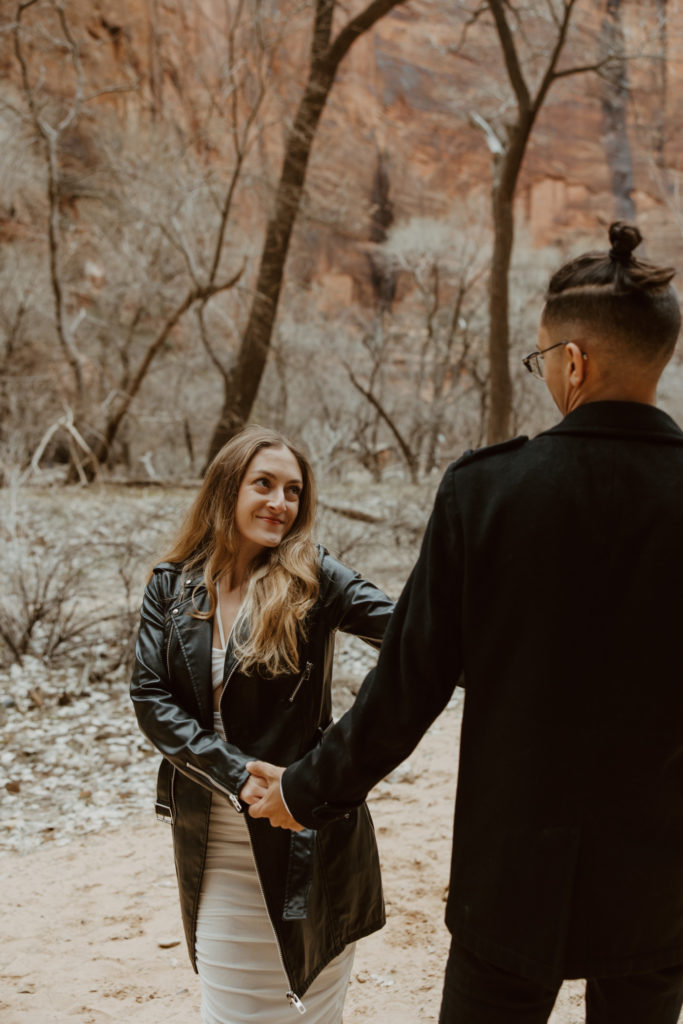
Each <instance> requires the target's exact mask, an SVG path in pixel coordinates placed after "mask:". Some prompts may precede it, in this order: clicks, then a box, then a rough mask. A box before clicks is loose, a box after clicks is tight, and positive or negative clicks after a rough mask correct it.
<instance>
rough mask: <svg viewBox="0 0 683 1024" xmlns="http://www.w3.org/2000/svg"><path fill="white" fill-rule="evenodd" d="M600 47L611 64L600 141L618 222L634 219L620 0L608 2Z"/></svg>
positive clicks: (605, 80)
mask: <svg viewBox="0 0 683 1024" xmlns="http://www.w3.org/2000/svg"><path fill="white" fill-rule="evenodd" d="M600 48H601V51H602V55H603V56H604V57H606V58H607V57H610V58H611V62H610V63H609V64H608V65H607V67H606V68H605V71H604V74H603V78H602V83H603V85H602V95H601V104H602V118H603V136H602V141H603V145H604V147H605V153H606V155H607V163H608V165H609V169H610V178H611V181H612V195H613V196H614V212H615V215H616V216H617V217H618V218H619V219H621V220H635V215H636V210H635V206H634V203H633V199H632V198H631V192H632V191H633V159H632V157H631V144H630V142H629V138H628V72H627V68H626V43H625V40H624V27H623V25H622V20H621V0H608V2H607V9H606V12H605V17H604V18H603V22H602V28H601V32H600Z"/></svg>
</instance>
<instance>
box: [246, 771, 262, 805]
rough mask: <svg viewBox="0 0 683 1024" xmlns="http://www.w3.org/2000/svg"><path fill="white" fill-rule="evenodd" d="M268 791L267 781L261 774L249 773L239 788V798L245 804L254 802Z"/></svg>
mask: <svg viewBox="0 0 683 1024" xmlns="http://www.w3.org/2000/svg"><path fill="white" fill-rule="evenodd" d="M267 792H268V783H267V782H266V780H265V779H264V778H263V776H262V775H250V776H249V778H248V779H247V781H246V782H245V783H244V785H243V786H242V789H241V790H240V800H241V801H242V803H245V804H253V803H256V801H257V800H260V799H261V798H262V797H264V796H265V795H266V793H267Z"/></svg>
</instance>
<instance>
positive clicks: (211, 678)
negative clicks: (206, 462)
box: [131, 427, 393, 1024]
mask: <svg viewBox="0 0 683 1024" xmlns="http://www.w3.org/2000/svg"><path fill="white" fill-rule="evenodd" d="M315 505H316V495H315V483H314V479H313V474H312V471H311V467H310V465H309V463H308V461H307V459H306V458H305V456H304V455H303V454H302V453H301V452H300V451H298V450H297V449H296V448H295V447H294V446H293V445H292V444H291V443H290V442H289V441H288V440H286V439H285V438H284V437H282V436H281V435H279V434H276V433H274V432H272V431H269V430H264V429H261V428H257V427H252V428H248V429H247V430H245V431H243V432H242V433H241V434H239V435H238V436H237V437H235V438H234V439H233V440H232V441H230V442H229V443H228V444H227V445H225V447H224V448H223V449H222V450H221V451H220V452H219V454H218V455H217V456H216V458H215V460H214V461H213V463H212V464H211V466H210V467H209V470H208V472H207V474H206V478H205V480H204V483H203V485H202V487H201V490H200V492H199V494H198V496H197V498H196V500H195V502H194V504H193V505H192V507H191V509H190V511H189V514H188V516H187V518H186V520H185V523H184V525H183V526H182V528H181V530H180V532H179V534H178V536H177V538H176V541H175V544H174V545H173V548H172V550H171V551H170V553H169V555H168V557H167V560H166V561H164V562H162V563H161V564H160V565H157V566H156V568H155V569H154V571H153V573H152V576H151V579H150V581H149V583H148V585H147V589H146V591H145V596H144V600H143V604H142V609H141V625H140V631H139V635H138V642H137V647H136V664H135V669H134V674H133V680H132V683H131V697H132V700H133V704H134V707H135V712H136V715H137V719H138V723H139V725H140V728H141V729H142V731H143V732H144V733H145V735H146V736H147V737H148V738H149V739H150V740H151V742H152V743H153V744H154V745H155V746H156V747H157V749H158V750H159V751H160V752H161V753H162V754H163V761H162V764H161V768H160V772H159V783H158V793H157V812H158V813H159V814H160V815H161V816H164V817H166V818H167V819H168V820H170V821H171V823H172V825H173V843H174V851H175V862H176V871H177V875H178V885H179V890H180V903H181V910H182V917H183V923H184V926H185V934H186V939H187V943H188V948H189V953H190V958H191V960H192V963H193V966H194V967H195V970H196V971H197V972H198V973H199V977H200V981H201V987H202V1021H203V1022H204V1024H241V1022H246V1021H250V1022H254V1021H259V1022H264V1024H279V1022H287V1021H289V1020H291V1015H292V1011H291V1009H290V1007H289V1006H288V1003H287V1000H289V1004H290V1005H291V1006H293V1007H294V1008H295V1009H298V1010H299V1011H300V1012H301V1013H303V1012H304V1007H305V1010H306V1012H307V1019H308V1020H309V1021H310V1022H312V1024H314V1022H319V1024H335V1022H336V1024H338V1022H340V1021H341V1018H342V1009H343V1003H344V996H345V993H346V988H347V985H348V979H349V975H350V971H351V965H352V960H353V951H354V943H355V941H356V940H357V939H359V938H361V937H362V936H364V935H367V934H369V933H370V932H372V931H375V930H377V929H378V928H381V927H382V925H383V923H384V907H383V901H382V890H381V881H380V873H379V862H378V857H377V849H376V845H375V839H374V831H373V827H372V822H371V820H370V816H369V813H368V811H367V808H366V807H365V805H364V804H362V805H360V806H358V807H357V808H356V809H355V810H353V811H352V812H351V813H349V814H347V815H346V816H345V817H343V818H341V820H339V821H330V823H329V824H328V825H325V826H324V827H323V828H321V829H319V830H318V831H312V830H309V829H305V830H303V831H301V832H288V831H285V830H281V829H274V828H271V827H270V825H269V824H268V823H267V822H266V821H263V820H261V821H258V820H254V819H252V818H250V817H249V815H248V814H245V813H244V811H245V810H246V808H247V804H246V800H247V799H253V797H254V796H256V795H258V793H259V787H260V782H259V780H258V779H257V778H254V777H250V775H249V772H248V771H247V769H246V764H247V763H248V762H249V761H252V760H254V759H260V760H265V761H270V762H272V763H275V764H281V765H287V764H290V763H291V762H293V761H295V760H296V759H297V758H299V757H301V756H302V755H303V754H304V753H306V752H307V751H308V750H310V749H312V748H313V747H314V746H315V745H316V743H317V742H318V741H319V739H320V737H321V736H322V734H323V732H324V731H325V729H326V727H327V726H328V724H329V723H330V721H331V697H330V687H331V675H332V660H333V653H334V634H335V631H336V630H338V629H340V630H343V631H344V632H347V633H351V634H354V635H356V636H360V637H363V639H365V640H367V641H368V642H369V643H371V644H373V645H374V646H376V647H378V646H379V644H380V642H381V639H382V635H383V633H384V629H385V627H386V625H387V622H388V620H389V616H390V614H391V611H392V607H393V605H392V602H391V601H390V599H389V598H388V597H387V596H386V595H385V594H384V593H383V592H382V591H381V590H378V589H377V588H376V587H374V586H373V585H372V584H371V583H369V582H367V581H366V580H364V579H362V578H361V577H360V576H358V575H357V574H356V573H354V572H352V571H351V570H350V569H348V568H346V567H345V566H343V565H342V564H341V563H339V562H338V561H336V560H335V559H334V558H332V557H331V556H330V555H329V554H328V553H327V552H326V551H324V550H323V549H321V548H318V547H316V546H315V545H314V544H313V542H312V539H311V530H312V527H313V520H314V515H315ZM330 810H331V814H330V817H333V816H334V814H335V812H334V809H332V808H331V809H330ZM304 997H305V999H304Z"/></svg>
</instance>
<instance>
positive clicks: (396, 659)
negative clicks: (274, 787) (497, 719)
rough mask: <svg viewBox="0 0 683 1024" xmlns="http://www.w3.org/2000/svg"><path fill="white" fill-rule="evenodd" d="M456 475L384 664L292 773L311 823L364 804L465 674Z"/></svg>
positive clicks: (293, 789) (296, 806) (431, 527)
mask: <svg viewBox="0 0 683 1024" xmlns="http://www.w3.org/2000/svg"><path fill="white" fill-rule="evenodd" d="M452 477H453V471H452V470H449V471H448V472H447V473H446V475H445V477H444V479H443V480H442V483H441V486H440V488H439V492H438V494H437V497H436V502H435V505H434V509H433V511H432V515H431V517H430V520H429V523H428V525H427V529H426V531H425V536H424V539H423V542H422V548H421V551H420V555H419V558H418V561H417V563H416V565H415V567H414V568H413V571H412V573H411V575H410V577H409V579H408V582H407V583H406V585H405V588H404V590H403V593H402V594H401V596H400V598H399V600H398V603H397V605H396V610H395V611H394V614H393V616H392V618H391V621H390V623H389V626H388V629H387V632H386V635H385V637H384V642H383V644H382V649H381V651H380V655H379V660H378V662H377V666H376V668H374V669H373V670H372V671H371V672H370V673H369V674H368V676H367V677H366V679H365V681H364V683H363V685H362V687H361V689H360V692H359V693H358V697H357V698H356V701H355V703H354V704H353V706H352V707H351V708H350V709H349V710H348V711H347V712H346V714H345V715H343V716H342V718H340V720H339V721H338V722H337V723H336V724H335V725H334V726H332V727H331V728H330V730H329V731H328V732H327V733H326V735H325V737H324V739H323V740H322V742H321V744H320V745H319V746H317V747H316V748H315V749H314V750H312V751H311V752H310V753H309V754H307V755H306V756H305V757H304V758H302V759H301V760H300V761H297V762H296V763H295V764H293V765H291V766H290V767H289V768H287V770H286V771H285V774H284V775H283V778H282V792H283V796H284V798H285V800H286V802H287V806H288V808H289V810H290V811H291V813H292V815H293V816H294V818H296V820H297V821H298V822H300V824H302V825H305V826H307V827H309V828H320V827H321V826H322V825H324V824H325V822H327V821H330V820H331V819H333V818H336V817H338V816H340V815H343V814H344V813H345V812H346V811H348V810H349V809H350V808H351V807H355V806H357V805H358V804H360V803H361V802H362V801H363V800H364V799H365V797H366V795H367V793H368V791H369V790H370V789H371V788H372V786H374V785H375V784H376V783H377V782H379V780H380V779H382V778H383V777H384V776H385V775H386V774H387V773H388V772H390V771H391V770H392V769H393V768H395V767H396V765H397V764H399V763H400V762H401V761H402V760H404V758H406V757H407V756H408V754H409V753H410V752H411V750H413V748H414V747H415V746H416V745H417V743H418V741H419V740H420V738H421V737H422V735H423V734H424V733H425V732H426V730H427V729H428V727H429V725H430V724H431V723H432V721H433V720H434V719H435V718H436V716H437V715H438V714H439V713H440V712H441V711H442V710H443V708H444V707H445V706H446V704H447V703H448V700H449V698H450V696H451V694H452V693H453V690H454V688H455V686H456V683H457V681H458V679H459V677H460V673H461V669H462V644H461V639H460V637H461V616H462V599H461V592H462V575H463V567H464V563H463V545H462V535H461V530H460V524H459V518H458V514H457V506H456V502H455V496H454V492H453V480H452Z"/></svg>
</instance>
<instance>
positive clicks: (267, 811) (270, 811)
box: [240, 761, 303, 832]
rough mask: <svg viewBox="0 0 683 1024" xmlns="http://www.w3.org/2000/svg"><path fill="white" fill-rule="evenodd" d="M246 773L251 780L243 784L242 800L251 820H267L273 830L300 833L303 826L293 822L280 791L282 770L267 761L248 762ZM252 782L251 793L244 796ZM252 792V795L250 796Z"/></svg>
mask: <svg viewBox="0 0 683 1024" xmlns="http://www.w3.org/2000/svg"><path fill="white" fill-rule="evenodd" d="M247 771H248V772H249V773H250V775H251V779H249V781H248V782H246V783H245V784H244V787H243V788H242V793H241V794H240V796H241V798H242V800H244V802H245V803H246V804H249V805H250V806H249V814H250V815H251V817H252V818H268V819H269V820H270V824H271V825H272V826H273V828H288V829H290V830H291V831H292V832H302V831H303V825H300V824H299V822H298V821H295V820H294V818H293V817H292V815H291V814H290V813H289V811H288V810H287V807H286V806H285V802H284V800H283V799H282V793H281V791H280V779H281V778H282V774H283V772H284V768H278V767H277V766H276V765H274V764H268V762H267V761H249V762H248V764H247ZM252 781H254V788H253V791H250V792H249V793H248V794H247V795H246V796H245V795H244V794H245V792H246V790H247V789H248V787H250V786H251V783H252ZM252 792H253V794H254V795H252Z"/></svg>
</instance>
